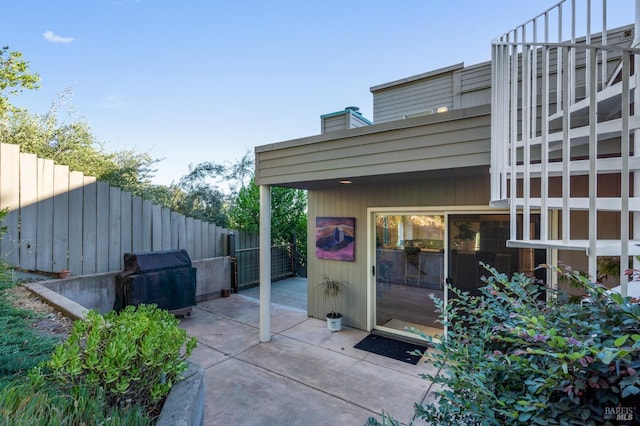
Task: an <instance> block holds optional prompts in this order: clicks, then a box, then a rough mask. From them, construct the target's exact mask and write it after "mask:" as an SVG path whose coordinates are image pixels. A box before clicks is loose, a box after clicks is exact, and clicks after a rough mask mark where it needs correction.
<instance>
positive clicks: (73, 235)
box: [69, 172, 85, 275]
mask: <svg viewBox="0 0 640 426" xmlns="http://www.w3.org/2000/svg"><path fill="white" fill-rule="evenodd" d="M84 205H85V204H84V177H83V174H82V173H80V172H71V173H69V270H70V271H71V273H72V274H74V275H80V274H82V262H83V260H82V259H83V257H84V251H83V245H82V238H83V235H84V233H83V223H82V222H83V214H84V213H83V208H82V207H83V206H84Z"/></svg>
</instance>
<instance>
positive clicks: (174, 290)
mask: <svg viewBox="0 0 640 426" xmlns="http://www.w3.org/2000/svg"><path fill="white" fill-rule="evenodd" d="M141 304H146V305H149V304H156V305H158V307H159V308H161V309H166V310H168V311H169V312H171V313H173V314H174V315H187V316H188V315H190V314H191V307H192V306H195V304H196V268H193V267H192V266H191V259H190V258H189V254H188V253H187V251H186V250H166V251H155V252H147V253H125V254H124V270H123V271H122V272H120V273H119V274H117V275H116V300H115V303H114V305H113V309H114V310H115V311H117V312H119V311H121V310H122V309H124V307H125V306H128V305H133V306H137V305H141Z"/></svg>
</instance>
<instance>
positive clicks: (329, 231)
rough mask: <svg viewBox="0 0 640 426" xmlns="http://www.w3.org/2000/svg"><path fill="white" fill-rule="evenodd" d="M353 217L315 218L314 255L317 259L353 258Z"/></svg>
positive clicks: (354, 221)
mask: <svg viewBox="0 0 640 426" xmlns="http://www.w3.org/2000/svg"><path fill="white" fill-rule="evenodd" d="M355 225H356V219H355V218H353V217H317V218H316V257H317V258H318V259H330V260H342V261H346V262H353V261H354V260H355V244H356V240H355V229H356V227H355Z"/></svg>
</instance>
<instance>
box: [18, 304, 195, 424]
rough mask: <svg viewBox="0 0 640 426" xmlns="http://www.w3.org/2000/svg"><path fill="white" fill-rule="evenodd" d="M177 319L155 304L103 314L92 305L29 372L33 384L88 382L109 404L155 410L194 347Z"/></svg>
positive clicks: (148, 410) (190, 338) (87, 384)
mask: <svg viewBox="0 0 640 426" xmlns="http://www.w3.org/2000/svg"><path fill="white" fill-rule="evenodd" d="M196 343H197V342H196V339H195V338H194V337H188V336H187V334H186V331H185V330H183V329H181V328H180V327H178V320H177V319H176V318H175V317H174V316H173V315H171V314H170V313H169V312H167V311H165V310H162V309H158V308H157V307H156V306H155V305H140V306H138V307H137V308H136V307H133V306H127V307H126V308H125V309H124V310H122V311H121V312H120V313H116V312H110V313H108V314H106V315H105V316H102V315H100V314H99V313H98V312H97V311H95V310H92V311H90V312H89V313H88V315H87V317H86V318H85V319H83V320H78V321H76V322H75V323H74V325H73V329H72V331H71V334H70V336H69V338H68V339H67V340H66V341H65V342H64V343H62V344H60V345H59V346H57V347H56V348H55V350H54V351H53V354H52V355H51V359H50V360H49V361H47V362H44V363H42V364H41V365H40V366H39V367H37V368H35V369H34V370H32V371H31V372H30V378H31V382H32V384H33V385H34V386H41V385H42V384H43V383H45V382H48V381H49V382H54V383H56V384H58V385H60V386H63V387H66V386H79V385H82V386H88V389H95V392H96V394H95V395H94V397H96V398H97V397H101V398H105V399H106V402H107V404H108V405H109V406H110V407H120V408H125V407H128V406H131V405H134V404H137V405H140V406H141V407H143V408H144V410H145V411H146V412H147V413H151V414H152V415H155V414H158V413H159V410H160V408H161V407H162V403H163V402H164V398H165V397H166V395H167V394H168V393H169V391H170V390H171V387H172V385H173V384H174V383H175V382H176V381H177V380H179V379H180V374H181V373H182V372H184V371H185V370H186V369H187V363H186V361H185V360H186V358H188V357H189V355H191V352H192V351H193V349H194V348H195V346H196Z"/></svg>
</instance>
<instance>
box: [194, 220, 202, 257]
mask: <svg viewBox="0 0 640 426" xmlns="http://www.w3.org/2000/svg"><path fill="white" fill-rule="evenodd" d="M193 258H194V259H202V221H201V220H198V219H194V221H193Z"/></svg>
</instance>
